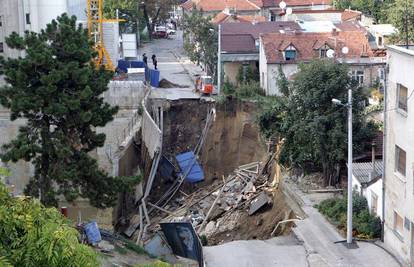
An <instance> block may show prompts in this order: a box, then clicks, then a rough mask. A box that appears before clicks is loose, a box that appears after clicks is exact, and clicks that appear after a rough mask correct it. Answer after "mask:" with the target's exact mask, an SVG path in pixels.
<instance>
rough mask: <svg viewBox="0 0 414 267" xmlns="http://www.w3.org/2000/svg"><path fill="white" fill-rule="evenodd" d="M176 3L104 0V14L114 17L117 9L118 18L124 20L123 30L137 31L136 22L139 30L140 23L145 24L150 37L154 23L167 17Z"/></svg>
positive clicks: (147, 0)
mask: <svg viewBox="0 0 414 267" xmlns="http://www.w3.org/2000/svg"><path fill="white" fill-rule="evenodd" d="M178 3H179V1H177V0H144V1H135V0H105V2H104V14H105V16H106V17H110V18H114V17H116V10H117V9H118V10H119V15H120V18H122V19H125V20H126V21H125V22H123V23H121V25H122V30H123V31H128V32H137V24H139V25H140V30H141V29H142V26H141V25H145V26H146V27H147V29H148V34H149V38H151V32H152V30H153V28H154V24H155V23H158V22H159V21H163V20H165V19H167V18H168V17H169V14H168V12H169V11H171V10H172V7H173V6H174V5H177V4H178ZM151 22H152V23H151Z"/></svg>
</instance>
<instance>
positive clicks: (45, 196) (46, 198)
mask: <svg viewBox="0 0 414 267" xmlns="http://www.w3.org/2000/svg"><path fill="white" fill-rule="evenodd" d="M44 124H45V125H44V126H43V128H42V130H41V143H42V155H41V159H40V166H39V167H40V170H38V171H39V174H40V175H39V190H40V192H39V193H40V202H41V203H42V204H43V205H45V206H53V205H56V203H55V200H54V197H53V195H51V190H52V181H51V179H50V177H49V169H50V145H49V144H50V140H49V139H50V136H49V135H50V123H49V121H48V120H45V121H44Z"/></svg>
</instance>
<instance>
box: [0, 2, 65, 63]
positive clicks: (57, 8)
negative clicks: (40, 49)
mask: <svg viewBox="0 0 414 267" xmlns="http://www.w3.org/2000/svg"><path fill="white" fill-rule="evenodd" d="M0 7H1V8H0V55H2V56H5V57H18V56H22V53H21V52H18V51H14V50H12V49H10V48H8V47H7V45H6V37H7V36H9V35H10V34H11V33H12V32H17V33H18V34H20V35H23V34H24V32H25V31H33V32H40V30H41V29H44V28H45V27H46V25H47V24H48V23H50V22H51V21H52V19H55V18H56V17H57V16H59V15H61V14H62V13H65V12H67V0H53V1H50V0H0Z"/></svg>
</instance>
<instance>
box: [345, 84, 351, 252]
mask: <svg viewBox="0 0 414 267" xmlns="http://www.w3.org/2000/svg"><path fill="white" fill-rule="evenodd" d="M347 106H348V213H347V229H346V243H347V244H348V245H349V244H352V89H351V88H349V89H348V105H347Z"/></svg>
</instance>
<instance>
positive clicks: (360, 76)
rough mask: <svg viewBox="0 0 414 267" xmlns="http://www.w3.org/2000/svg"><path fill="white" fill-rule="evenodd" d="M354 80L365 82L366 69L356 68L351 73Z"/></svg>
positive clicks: (359, 82) (360, 82)
mask: <svg viewBox="0 0 414 267" xmlns="http://www.w3.org/2000/svg"><path fill="white" fill-rule="evenodd" d="M351 77H352V80H354V81H357V82H358V84H359V85H362V84H364V71H363V70H354V71H352V74H351Z"/></svg>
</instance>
